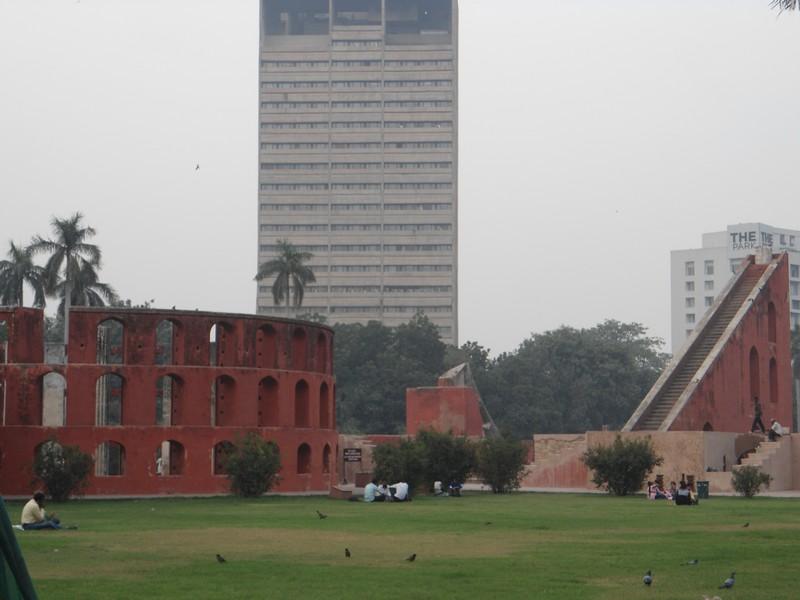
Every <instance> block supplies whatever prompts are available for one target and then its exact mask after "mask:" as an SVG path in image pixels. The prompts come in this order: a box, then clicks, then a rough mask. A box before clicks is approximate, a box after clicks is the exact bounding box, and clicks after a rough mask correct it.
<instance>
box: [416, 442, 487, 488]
mask: <svg viewBox="0 0 800 600" xmlns="http://www.w3.org/2000/svg"><path fill="white" fill-rule="evenodd" d="M414 442H415V443H416V444H417V445H418V446H419V447H420V453H421V456H422V473H421V477H420V480H421V482H422V484H423V485H424V486H425V487H426V488H427V489H428V491H431V490H433V483H434V482H435V481H441V482H443V483H444V484H445V485H447V484H448V483H451V482H457V483H464V482H465V481H466V480H467V477H469V475H470V474H471V473H472V472H473V471H474V470H475V445H474V444H473V443H472V442H471V441H470V440H468V439H467V438H465V437H460V436H455V435H453V434H451V433H440V432H438V431H433V430H428V429H426V430H422V431H419V432H418V433H417V435H416V436H415V439H414Z"/></svg>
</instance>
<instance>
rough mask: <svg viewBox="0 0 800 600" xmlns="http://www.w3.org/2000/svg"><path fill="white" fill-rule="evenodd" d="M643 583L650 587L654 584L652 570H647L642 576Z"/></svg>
mask: <svg viewBox="0 0 800 600" xmlns="http://www.w3.org/2000/svg"><path fill="white" fill-rule="evenodd" d="M642 583H644V584H645V585H646V586H647V587H650V586H651V585H652V584H653V573H652V571H647V573H645V574H644V577H642Z"/></svg>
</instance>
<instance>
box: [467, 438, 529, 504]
mask: <svg viewBox="0 0 800 600" xmlns="http://www.w3.org/2000/svg"><path fill="white" fill-rule="evenodd" d="M525 454H526V452H525V447H524V446H523V445H522V444H521V443H520V442H519V441H518V440H514V439H511V438H507V437H492V438H486V439H484V440H482V441H481V442H480V444H478V450H477V474H478V476H479V477H480V478H481V480H482V481H483V482H484V483H485V484H487V485H488V486H489V487H491V488H492V491H493V492H494V493H495V494H505V493H507V492H510V491H512V490H515V489H517V488H518V487H519V484H520V480H521V479H522V476H523V475H524V474H525Z"/></svg>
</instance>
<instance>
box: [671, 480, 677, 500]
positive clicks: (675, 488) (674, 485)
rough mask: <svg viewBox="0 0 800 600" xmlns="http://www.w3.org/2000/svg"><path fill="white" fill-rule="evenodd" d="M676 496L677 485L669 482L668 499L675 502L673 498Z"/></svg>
mask: <svg viewBox="0 0 800 600" xmlns="http://www.w3.org/2000/svg"><path fill="white" fill-rule="evenodd" d="M677 495H678V484H677V483H675V482H674V481H670V482H669V499H670V500H675V496H677Z"/></svg>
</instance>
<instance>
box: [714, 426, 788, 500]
mask: <svg viewBox="0 0 800 600" xmlns="http://www.w3.org/2000/svg"><path fill="white" fill-rule="evenodd" d="M745 466H751V467H758V468H759V469H761V471H763V472H764V473H767V474H769V475H770V476H771V477H772V482H771V483H770V485H769V490H770V491H773V492H779V491H782V490H790V489H793V488H794V486H793V482H792V439H791V436H790V435H785V436H783V437H781V438H780V439H779V440H777V441H775V442H769V441H767V440H766V439H765V440H764V441H763V442H761V443H760V444H759V445H758V448H756V449H755V450H754V451H753V452H752V453H750V454H749V455H748V456H747V457H746V458H744V459H742V464H741V465H736V466H735V467H733V469H734V470H736V469H741V468H742V467H745ZM704 477H705V479H708V480H709V482H710V484H711V493H712V495H713V494H714V493H720V492H733V491H734V490H733V485H732V484H731V473H730V472H727V473H705V474H704ZM701 479H702V477H701Z"/></svg>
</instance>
